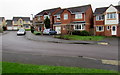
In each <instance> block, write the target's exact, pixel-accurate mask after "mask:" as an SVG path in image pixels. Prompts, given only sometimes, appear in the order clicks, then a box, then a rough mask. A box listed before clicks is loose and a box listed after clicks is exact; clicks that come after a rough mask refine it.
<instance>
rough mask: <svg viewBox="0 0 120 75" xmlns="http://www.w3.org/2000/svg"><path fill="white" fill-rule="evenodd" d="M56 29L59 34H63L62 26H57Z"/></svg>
mask: <svg viewBox="0 0 120 75" xmlns="http://www.w3.org/2000/svg"><path fill="white" fill-rule="evenodd" d="M55 31H56V32H57V34H61V27H57V26H56V27H55Z"/></svg>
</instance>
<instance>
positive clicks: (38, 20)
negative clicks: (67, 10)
mask: <svg viewBox="0 0 120 75" xmlns="http://www.w3.org/2000/svg"><path fill="white" fill-rule="evenodd" d="M45 19H46V18H45ZM38 21H40V16H38Z"/></svg>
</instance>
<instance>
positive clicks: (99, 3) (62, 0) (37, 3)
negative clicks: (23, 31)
mask: <svg viewBox="0 0 120 75" xmlns="http://www.w3.org/2000/svg"><path fill="white" fill-rule="evenodd" d="M118 2H119V0H0V16H1V17H5V18H6V19H12V18H13V16H21V17H31V18H32V16H31V14H34V15H35V14H37V13H39V12H40V11H42V10H45V9H51V8H56V7H61V8H68V7H76V6H82V5H87V4H91V5H92V8H93V11H94V10H95V8H98V7H108V6H109V5H110V4H113V5H118ZM1 11H2V12H1Z"/></svg>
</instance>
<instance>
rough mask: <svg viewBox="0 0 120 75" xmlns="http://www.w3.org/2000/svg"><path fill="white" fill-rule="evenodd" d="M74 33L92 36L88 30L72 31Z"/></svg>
mask: <svg viewBox="0 0 120 75" xmlns="http://www.w3.org/2000/svg"><path fill="white" fill-rule="evenodd" d="M72 34H73V35H80V36H90V33H89V32H88V31H85V30H84V31H76V30H75V31H73V32H72Z"/></svg>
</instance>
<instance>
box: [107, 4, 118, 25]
mask: <svg viewBox="0 0 120 75" xmlns="http://www.w3.org/2000/svg"><path fill="white" fill-rule="evenodd" d="M110 12H116V19H115V20H107V14H106V15H105V25H110V24H118V23H119V18H118V16H119V15H118V14H117V12H118V10H117V9H116V8H115V7H113V6H110V7H109V8H108V9H107V10H106V13H110Z"/></svg>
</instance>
